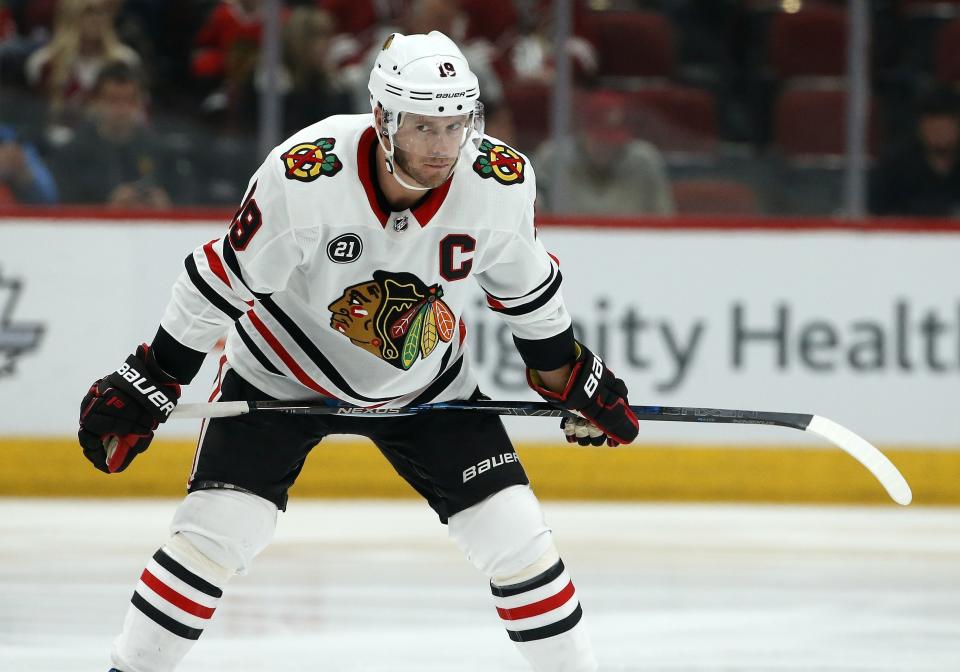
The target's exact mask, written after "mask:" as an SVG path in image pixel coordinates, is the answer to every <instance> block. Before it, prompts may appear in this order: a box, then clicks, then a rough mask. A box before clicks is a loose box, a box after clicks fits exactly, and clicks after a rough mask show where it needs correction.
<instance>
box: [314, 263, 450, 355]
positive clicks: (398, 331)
mask: <svg viewBox="0 0 960 672" xmlns="http://www.w3.org/2000/svg"><path fill="white" fill-rule="evenodd" d="M442 297H443V288H442V287H441V286H440V285H430V286H429V287H428V286H427V285H426V283H424V282H423V281H422V280H420V278H418V277H417V276H415V275H413V274H412V273H388V272H386V271H374V272H373V279H371V280H367V281H365V282H359V283H357V284H355V285H351V286H350V287H347V288H346V289H344V290H343V295H342V296H341V297H340V298H339V299H337V300H336V301H334V302H333V303H331V304H330V305H329V306H327V310H329V311H330V313H331V314H330V326H331V327H332V328H333V329H335V330H336V331H339V332H340V333H341V334H343V335H344V336H346V337H347V338H349V339H350V342H351V343H353V344H354V345H356V346H358V347H360V348H363V349H364V350H366V351H367V352H369V353H370V354H372V355H375V356H376V357H379V358H380V359H382V360H383V361H385V362H387V363H389V364H392V365H393V366H395V367H397V368H398V369H402V370H404V371H406V370H407V369H409V368H410V367H411V366H413V365H414V363H416V361H417V360H418V359H426V358H427V357H429V356H430V354H431V353H432V352H433V351H434V350H435V349H436V347H437V345H439V344H440V343H441V342H442V343H449V342H450V340H451V339H452V338H453V333H454V327H455V326H456V324H457V318H456V317H455V316H454V314H453V311H452V310H450V307H449V306H448V305H447V304H446V303H445V302H444V301H443V298H442Z"/></svg>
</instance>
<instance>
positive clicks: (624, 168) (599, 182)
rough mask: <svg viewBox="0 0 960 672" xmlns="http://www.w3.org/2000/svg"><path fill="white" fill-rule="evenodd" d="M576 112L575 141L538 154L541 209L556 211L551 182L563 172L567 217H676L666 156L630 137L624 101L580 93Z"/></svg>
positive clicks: (545, 147)
mask: <svg viewBox="0 0 960 672" xmlns="http://www.w3.org/2000/svg"><path fill="white" fill-rule="evenodd" d="M575 107H576V115H575V121H574V137H573V140H572V141H571V142H568V143H566V144H564V145H563V146H560V147H555V146H554V145H553V142H552V141H550V140H548V141H546V142H544V143H543V144H542V145H541V146H540V148H539V149H538V150H537V152H536V155H535V161H534V165H535V166H536V169H537V191H538V192H539V195H540V197H539V198H538V199H537V204H538V206H539V207H542V208H544V209H545V210H546V211H549V210H550V208H551V207H552V206H551V196H552V194H551V186H552V185H551V180H552V178H553V175H554V171H556V170H558V167H559V170H561V171H563V175H564V177H565V182H566V185H565V201H566V210H565V212H564V213H563V214H580V215H639V214H655V215H670V214H673V212H674V204H673V195H672V193H671V190H670V183H669V180H668V179H667V174H666V167H665V165H664V161H663V157H662V156H661V155H660V152H659V151H658V150H657V148H656V147H654V146H653V145H652V144H650V143H649V142H645V141H643V140H638V139H636V138H634V137H633V136H632V134H631V132H630V130H629V129H630V127H629V124H628V121H627V106H626V102H625V100H624V98H623V96H622V95H621V94H619V93H617V92H613V91H594V92H590V93H582V94H580V96H579V97H578V100H577V104H576V106H575Z"/></svg>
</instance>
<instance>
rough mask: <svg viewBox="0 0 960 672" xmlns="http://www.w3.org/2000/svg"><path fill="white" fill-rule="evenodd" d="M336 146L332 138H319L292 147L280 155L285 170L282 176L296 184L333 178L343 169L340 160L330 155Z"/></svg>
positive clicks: (334, 155)
mask: <svg viewBox="0 0 960 672" xmlns="http://www.w3.org/2000/svg"><path fill="white" fill-rule="evenodd" d="M336 144H337V141H336V140H334V139H333V138H319V139H317V140H314V141H313V142H301V143H300V144H298V145H294V146H293V147H291V148H290V149H288V150H287V151H285V152H284V153H283V154H281V155H280V160H281V161H283V165H284V168H285V169H286V172H285V173H284V175H285V176H286V178H287V179H288V180H297V181H298V182H313V181H314V180H315V179H317V178H318V177H321V176H322V175H326V176H327V177H333V176H334V175H336V174H337V173H339V172H340V169H341V168H343V164H342V163H341V162H340V159H339V158H338V157H337V155H336V154H333V153H332V152H333V146H334V145H336Z"/></svg>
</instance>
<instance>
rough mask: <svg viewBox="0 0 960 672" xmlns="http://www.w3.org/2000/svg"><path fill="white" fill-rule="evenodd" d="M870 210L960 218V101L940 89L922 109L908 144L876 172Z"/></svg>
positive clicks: (922, 103)
mask: <svg viewBox="0 0 960 672" xmlns="http://www.w3.org/2000/svg"><path fill="white" fill-rule="evenodd" d="M870 210H871V211H872V212H873V213H874V214H876V215H918V216H924V217H950V216H957V215H960V102H958V99H957V95H956V94H955V93H953V92H952V91H949V90H946V89H943V90H936V91H933V92H932V93H930V94H928V95H926V96H925V97H924V98H923V99H922V100H921V101H920V104H919V106H918V111H917V117H916V127H915V129H914V132H913V134H912V136H911V138H910V141H909V143H908V144H907V145H906V146H905V147H902V148H899V149H895V150H894V151H892V152H891V153H890V154H888V155H887V156H886V157H885V158H884V159H883V160H881V161H880V162H879V163H878V165H877V166H876V167H875V168H874V172H873V175H872V180H871V185H870Z"/></svg>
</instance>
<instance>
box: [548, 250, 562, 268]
mask: <svg viewBox="0 0 960 672" xmlns="http://www.w3.org/2000/svg"><path fill="white" fill-rule="evenodd" d="M547 256H549V257H550V258H551V259H553V263H555V264H556V265H557V268H560V260H559V259H557V258H556V257H555V256H554V254H553V252H547Z"/></svg>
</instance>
